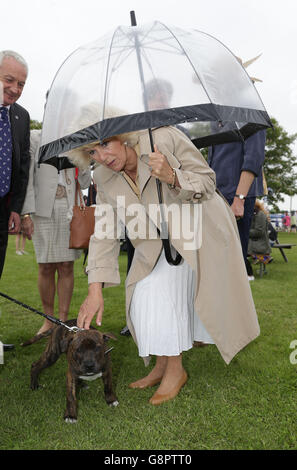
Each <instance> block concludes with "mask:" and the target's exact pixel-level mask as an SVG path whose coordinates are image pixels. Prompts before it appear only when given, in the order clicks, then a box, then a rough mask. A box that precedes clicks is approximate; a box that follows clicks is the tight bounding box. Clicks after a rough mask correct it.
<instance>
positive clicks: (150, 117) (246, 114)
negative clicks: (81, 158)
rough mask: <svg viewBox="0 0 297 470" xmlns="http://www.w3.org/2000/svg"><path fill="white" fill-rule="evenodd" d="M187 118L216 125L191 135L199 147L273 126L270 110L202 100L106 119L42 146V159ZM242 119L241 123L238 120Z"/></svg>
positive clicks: (42, 160)
mask: <svg viewBox="0 0 297 470" xmlns="http://www.w3.org/2000/svg"><path fill="white" fill-rule="evenodd" d="M185 122H197V123H198V122H210V123H212V124H213V126H214V127H216V130H215V131H214V133H211V134H209V135H207V136H203V137H199V136H196V135H193V136H192V137H191V138H192V140H193V142H194V143H195V145H196V146H197V147H198V148H201V147H206V146H210V145H215V144H219V143H224V142H232V141H237V140H243V139H246V138H247V137H249V136H250V135H252V134H254V133H255V132H257V131H258V130H261V129H265V128H267V127H272V123H271V121H270V118H269V116H268V114H267V112H266V111H262V110H257V109H250V108H238V107H231V106H221V105H215V104H200V105H194V106H184V107H179V108H170V109H164V110H156V111H147V112H144V113H137V114H130V115H126V116H119V117H114V118H110V119H105V120H103V121H100V122H98V123H96V124H93V125H91V126H89V127H86V128H85V129H81V130H79V131H77V132H74V133H73V134H71V135H68V136H65V137H62V138H60V139H57V140H55V141H53V142H50V143H48V144H46V145H43V146H42V147H40V150H39V163H45V162H47V160H49V159H51V158H52V157H56V156H57V155H60V154H61V153H64V154H65V152H67V151H68V150H71V149H74V148H78V147H81V146H82V145H86V144H87V143H92V142H98V141H99V142H102V141H103V140H105V139H107V138H109V137H112V136H115V135H119V134H124V133H127V132H133V131H139V130H143V129H152V128H155V127H162V126H170V125H175V124H180V123H185ZM236 123H239V126H238V124H236Z"/></svg>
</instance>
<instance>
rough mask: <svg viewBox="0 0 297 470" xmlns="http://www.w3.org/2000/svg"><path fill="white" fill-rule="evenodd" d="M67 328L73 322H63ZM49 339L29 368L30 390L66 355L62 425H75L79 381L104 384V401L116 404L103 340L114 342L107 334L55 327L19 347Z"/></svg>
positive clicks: (74, 323) (34, 388)
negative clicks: (46, 370)
mask: <svg viewBox="0 0 297 470" xmlns="http://www.w3.org/2000/svg"><path fill="white" fill-rule="evenodd" d="M65 323H66V324H67V325H68V326H76V320H68V321H66V322H65ZM48 335H50V338H49V341H48V344H47V347H46V349H45V351H44V353H43V354H42V356H41V357H40V359H39V360H38V361H36V362H34V363H33V364H32V367H31V389H32V390H36V389H37V388H38V386H39V385H38V376H39V374H40V372H41V371H42V370H43V369H45V368H46V367H49V366H51V365H53V364H54V363H55V362H56V361H57V359H58V358H59V357H60V355H61V354H62V353H67V360H68V371H67V400H66V411H65V413H64V419H65V421H66V422H68V423H69V422H70V423H74V422H76V421H77V400H76V389H77V385H78V384H79V382H80V379H82V380H94V379H96V378H97V377H102V379H103V383H104V395H105V400H106V402H107V404H108V405H110V406H117V405H118V404H119V402H118V400H117V397H116V395H115V394H114V392H113V387H112V375H111V363H110V362H111V361H110V358H109V353H108V352H107V353H106V351H107V344H106V343H107V340H108V339H109V338H113V339H116V337H115V336H114V335H112V334H110V333H101V332H100V331H98V330H96V329H95V328H93V327H90V329H89V330H81V331H78V332H76V333H74V332H72V331H70V330H68V329H67V328H65V327H64V326H63V325H58V326H57V325H55V326H54V327H53V328H51V329H50V330H48V331H47V332H46V333H42V334H40V335H36V336H34V337H33V338H31V339H30V340H29V341H26V342H25V343H23V344H22V346H28V345H29V344H32V343H35V342H36V341H38V340H39V339H41V338H43V337H45V336H48Z"/></svg>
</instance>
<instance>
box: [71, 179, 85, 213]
mask: <svg viewBox="0 0 297 470" xmlns="http://www.w3.org/2000/svg"><path fill="white" fill-rule="evenodd" d="M78 196H79V206H80V208H81V209H83V208H84V207H85V205H84V202H83V197H82V190H81V189H80V184H79V181H78V178H77V179H76V189H75V201H74V205H75V206H78V203H77V201H78Z"/></svg>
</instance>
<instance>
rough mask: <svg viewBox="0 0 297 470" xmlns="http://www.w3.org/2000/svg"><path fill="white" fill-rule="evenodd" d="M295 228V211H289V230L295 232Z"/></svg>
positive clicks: (296, 220) (296, 226) (296, 224)
mask: <svg viewBox="0 0 297 470" xmlns="http://www.w3.org/2000/svg"><path fill="white" fill-rule="evenodd" d="M296 229H297V217H296V213H295V211H292V212H291V232H294V233H295V232H296Z"/></svg>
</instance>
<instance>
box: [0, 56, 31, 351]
mask: <svg viewBox="0 0 297 470" xmlns="http://www.w3.org/2000/svg"><path fill="white" fill-rule="evenodd" d="M27 75H28V66H27V64H26V62H25V60H24V59H23V58H22V57H21V56H20V55H19V54H17V53H16V52H13V51H0V277H1V274H2V271H3V266H4V261H5V255H6V249H7V242H8V234H16V233H18V232H19V231H20V228H21V218H20V213H21V210H22V206H23V203H24V199H25V195H26V188H27V183H28V175H29V165H30V154H29V148H30V116H29V114H28V112H27V111H26V110H25V109H24V108H22V106H19V105H18V104H16V101H17V100H18V99H19V98H20V96H21V94H22V91H23V88H24V86H25V83H26V79H27ZM12 348H13V345H4V350H8V349H12Z"/></svg>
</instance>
